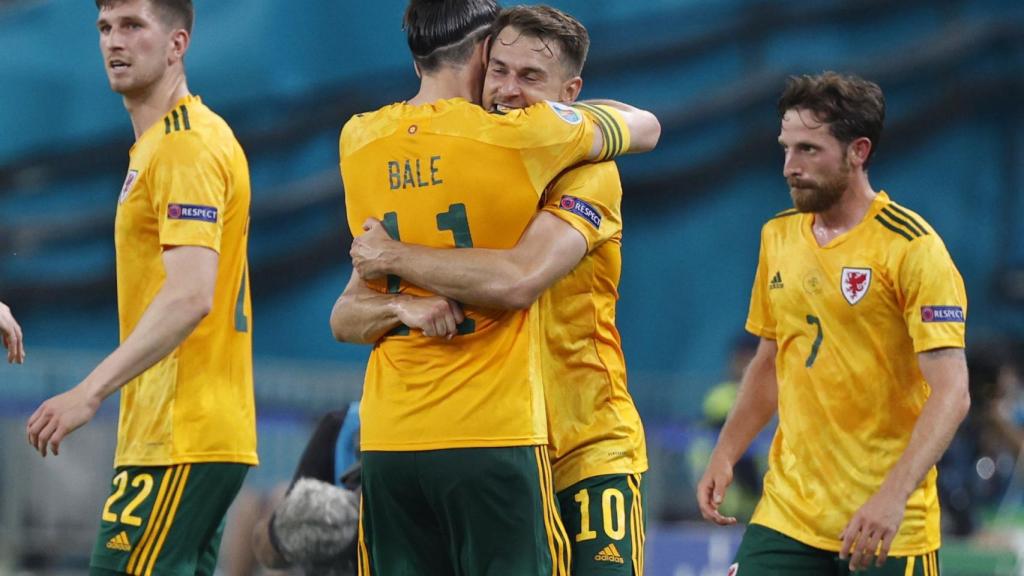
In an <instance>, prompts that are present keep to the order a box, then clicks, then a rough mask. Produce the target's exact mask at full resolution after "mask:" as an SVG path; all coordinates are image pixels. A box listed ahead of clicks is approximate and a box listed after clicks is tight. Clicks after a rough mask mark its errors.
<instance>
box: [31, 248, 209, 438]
mask: <svg viewBox="0 0 1024 576" xmlns="http://www.w3.org/2000/svg"><path fill="white" fill-rule="evenodd" d="M219 259H220V257H219V255H218V254H217V252H215V251H214V250H211V249H209V248H204V247H199V246H179V247H175V248H169V249H167V250H165V251H164V253H163V264H164V271H165V273H166V279H165V280H164V284H163V286H162V287H161V288H160V291H159V292H158V293H157V295H156V296H155V297H154V298H153V301H152V302H151V303H150V305H149V307H148V308H146V311H145V312H144V313H143V315H142V318H141V319H140V320H139V323H138V325H136V327H135V329H134V330H133V331H132V333H131V334H129V335H128V337H127V338H126V339H125V341H124V342H123V343H122V344H121V345H120V346H119V347H118V348H117V349H116V350H114V352H113V353H111V354H110V356H107V358H106V359H105V360H103V361H102V362H100V364H99V366H97V367H96V369H95V370H93V371H92V373H90V374H89V375H88V376H87V377H86V378H85V380H82V382H80V383H79V384H78V385H77V386H75V387H74V388H72V389H71V390H68V391H67V392H64V393H63V394H59V395H57V396H54V397H53V398H50V399H49V400H47V401H46V402H44V403H43V404H42V405H41V406H40V407H39V408H38V409H37V410H36V411H35V413H33V414H32V416H31V417H30V418H29V420H28V440H29V443H30V444H32V445H33V446H35V447H36V449H37V450H39V453H40V454H42V455H43V456H44V457H45V456H46V452H47V448H48V447H49V449H50V450H51V451H52V453H53V454H55V455H56V454H58V453H59V449H60V443H61V441H63V439H64V438H65V437H66V436H67V435H69V434H70V433H71V432H73V431H74V430H75V429H77V428H78V427H80V426H82V425H83V424H85V423H86V422H88V421H89V420H91V419H92V417H93V415H94V414H95V413H96V410H97V409H99V406H100V403H102V402H103V400H104V399H105V398H106V397H107V396H110V395H111V394H113V393H114V392H116V391H117V390H118V389H120V388H121V387H122V386H124V385H125V384H126V383H127V382H128V381H130V380H131V379H132V378H135V377H136V376H138V375H139V374H141V373H142V372H143V371H145V370H146V369H147V368H149V367H150V366H152V365H154V364H156V363H157V362H158V361H160V360H161V359H163V358H164V357H165V356H167V355H168V354H170V353H171V352H172V351H173V350H174V349H175V348H177V347H178V345H180V344H181V342H182V341H184V340H185V338H187V337H188V335H189V334H191V333H192V330H194V329H195V327H196V326H197V325H198V324H199V322H200V321H202V319H203V318H205V317H206V315H207V314H209V313H210V309H211V307H212V306H213V293H214V288H215V285H216V281H217V265H218V262H219Z"/></svg>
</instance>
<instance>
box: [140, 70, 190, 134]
mask: <svg viewBox="0 0 1024 576" xmlns="http://www.w3.org/2000/svg"><path fill="white" fill-rule="evenodd" d="M188 95H189V91H188V84H187V83H186V82H185V74H184V73H183V72H182V71H177V72H168V73H167V74H165V75H164V76H163V78H161V79H160V80H158V81H157V82H154V83H153V84H152V85H150V86H147V87H146V88H144V89H143V90H140V91H139V92H137V93H132V94H125V95H124V107H125V109H126V110H128V115H129V116H131V119H132V128H133V129H134V130H135V139H136V140H138V139H139V137H140V136H142V133H143V132H145V131H146V129H147V128H149V127H150V126H152V125H153V124H155V123H156V122H158V121H159V120H160V118H162V117H164V116H165V115H166V114H167V113H168V112H169V111H170V110H171V108H173V107H174V103H175V102H177V101H178V100H181V99H182V98H184V97H185V96H188Z"/></svg>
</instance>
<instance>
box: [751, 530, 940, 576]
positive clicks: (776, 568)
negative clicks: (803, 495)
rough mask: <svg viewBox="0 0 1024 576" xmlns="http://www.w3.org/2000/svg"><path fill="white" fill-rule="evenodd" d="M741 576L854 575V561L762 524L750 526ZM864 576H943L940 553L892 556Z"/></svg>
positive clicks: (865, 572)
mask: <svg viewBox="0 0 1024 576" xmlns="http://www.w3.org/2000/svg"><path fill="white" fill-rule="evenodd" d="M733 567H734V568H735V570H736V572H735V574H737V575H738V576H776V575H782V574H785V575H787V576H789V575H792V576H850V575H851V574H852V572H850V561H849V559H847V560H843V559H841V558H839V554H838V553H836V552H831V551H828V550H821V549H819V548H814V547H812V546H808V545H806V544H804V543H803V542H799V541H797V540H795V539H793V538H790V537H789V536H787V535H785V534H783V533H781V532H779V531H777V530H772V529H771V528H768V527H766V526H761V525H759V524H751V525H749V526H747V531H746V533H745V534H744V535H743V541H742V542H741V543H740V548H739V551H737V552H736V563H735V564H733ZM857 574H858V575H864V576H940V572H939V554H938V552H937V551H936V552H929V553H927V554H922V555H920V556H890V557H889V558H888V559H887V560H886V562H885V564H884V565H882V566H881V567H879V566H875V565H874V563H873V562H872V564H871V567H870V568H868V569H867V570H863V571H860V572H857Z"/></svg>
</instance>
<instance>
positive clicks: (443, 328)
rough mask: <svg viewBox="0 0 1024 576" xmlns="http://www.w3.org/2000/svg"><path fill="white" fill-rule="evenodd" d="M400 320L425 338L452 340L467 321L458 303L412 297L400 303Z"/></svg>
mask: <svg viewBox="0 0 1024 576" xmlns="http://www.w3.org/2000/svg"><path fill="white" fill-rule="evenodd" d="M397 315H398V319H399V320H400V321H401V322H402V324H405V325H406V326H408V327H409V328H414V329H416V330H422V331H423V335H424V336H429V337H435V336H436V337H441V338H449V339H451V338H452V337H454V336H455V335H456V334H458V332H459V324H461V323H462V321H463V320H464V319H465V315H464V314H463V312H462V307H461V306H459V303H458V302H455V301H453V300H449V299H447V298H442V297H440V296H425V297H416V296H411V297H409V298H407V299H405V300H403V301H401V302H400V303H398V314H397Z"/></svg>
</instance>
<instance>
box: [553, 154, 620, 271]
mask: <svg viewBox="0 0 1024 576" xmlns="http://www.w3.org/2000/svg"><path fill="white" fill-rule="evenodd" d="M542 210H544V211H545V212H549V213H551V214H553V215H554V216H556V217H558V218H560V219H562V220H564V221H565V222H566V223H567V224H569V225H570V226H572V227H573V228H575V229H576V231H577V232H579V233H580V234H581V235H583V238H585V239H586V241H587V251H588V252H589V251H591V250H594V249H595V248H597V247H598V246H600V245H601V244H603V243H604V242H606V241H607V240H609V239H610V238H613V237H615V236H617V235H618V234H621V232H622V184H621V182H620V181H619V171H618V169H617V168H616V167H615V164H614V163H613V162H602V163H600V164H588V165H584V166H580V167H578V168H575V169H573V170H571V171H569V172H566V173H565V174H563V175H562V176H561V177H560V178H559V179H558V180H556V181H555V182H554V183H553V184H552V185H551V189H550V190H549V191H548V195H547V200H546V202H545V204H544V207H543V208H542Z"/></svg>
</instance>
